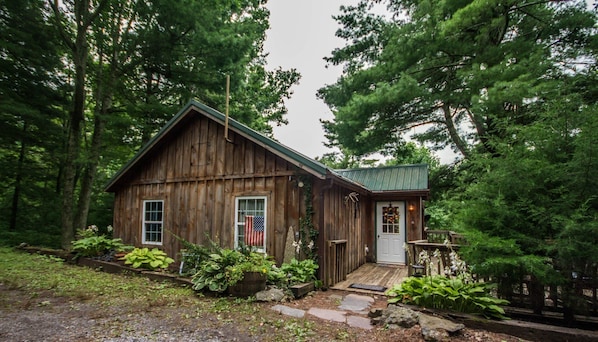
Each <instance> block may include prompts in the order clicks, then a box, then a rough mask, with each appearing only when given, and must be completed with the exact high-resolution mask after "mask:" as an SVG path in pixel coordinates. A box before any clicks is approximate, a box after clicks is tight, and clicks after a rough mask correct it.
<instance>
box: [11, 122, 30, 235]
mask: <svg viewBox="0 0 598 342" xmlns="http://www.w3.org/2000/svg"><path fill="white" fill-rule="evenodd" d="M26 134H27V122H24V123H23V139H22V140H21V148H20V149H19V160H18V161H17V174H16V176H15V188H14V192H13V194H12V206H11V210H10V220H9V225H8V230H9V231H11V232H14V231H16V230H17V217H18V215H19V197H20V195H21V181H22V180H23V164H24V163H25V150H26V147H25V139H24V137H25V135H26Z"/></svg>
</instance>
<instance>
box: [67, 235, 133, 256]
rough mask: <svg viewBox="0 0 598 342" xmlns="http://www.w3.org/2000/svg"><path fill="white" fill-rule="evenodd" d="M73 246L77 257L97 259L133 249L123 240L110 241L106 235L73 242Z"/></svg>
mask: <svg viewBox="0 0 598 342" xmlns="http://www.w3.org/2000/svg"><path fill="white" fill-rule="evenodd" d="M72 246H73V247H72V249H73V252H76V253H77V257H96V256H101V255H104V254H106V253H108V252H110V251H115V252H123V251H126V250H130V249H132V248H133V247H132V246H127V245H125V244H124V243H123V242H122V239H109V238H107V237H106V236H104V235H100V236H95V235H94V236H89V237H86V238H82V239H79V240H76V241H73V245H72Z"/></svg>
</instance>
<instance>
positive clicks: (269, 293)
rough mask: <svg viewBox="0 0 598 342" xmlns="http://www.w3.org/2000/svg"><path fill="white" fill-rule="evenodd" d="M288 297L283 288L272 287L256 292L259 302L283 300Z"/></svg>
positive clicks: (256, 298)
mask: <svg viewBox="0 0 598 342" xmlns="http://www.w3.org/2000/svg"><path fill="white" fill-rule="evenodd" d="M285 298H286V296H285V294H284V292H283V291H282V290H281V289H277V288H270V289H267V290H264V291H260V292H258V293H256V294H255V300H256V301H258V302H282V301H283V300H284V299H285Z"/></svg>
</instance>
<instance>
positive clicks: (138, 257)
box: [120, 247, 174, 271]
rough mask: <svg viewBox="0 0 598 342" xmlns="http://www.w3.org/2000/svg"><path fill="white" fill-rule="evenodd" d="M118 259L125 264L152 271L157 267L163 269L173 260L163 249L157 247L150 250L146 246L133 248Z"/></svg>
mask: <svg viewBox="0 0 598 342" xmlns="http://www.w3.org/2000/svg"><path fill="white" fill-rule="evenodd" d="M120 260H125V265H131V267H133V268H144V269H148V270H152V271H153V270H155V269H158V268H162V269H165V268H167V267H168V265H170V264H172V263H173V262H174V259H172V258H170V257H168V255H166V253H164V252H163V251H161V250H159V249H157V248H152V249H151V250H150V249H149V248H147V247H144V248H135V249H133V250H132V251H131V252H130V253H127V255H125V256H124V257H122V258H120Z"/></svg>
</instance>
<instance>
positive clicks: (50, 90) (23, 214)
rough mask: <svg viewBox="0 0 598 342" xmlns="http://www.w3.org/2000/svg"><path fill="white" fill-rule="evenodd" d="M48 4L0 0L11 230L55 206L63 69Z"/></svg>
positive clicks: (5, 183) (0, 147)
mask: <svg viewBox="0 0 598 342" xmlns="http://www.w3.org/2000/svg"><path fill="white" fill-rule="evenodd" d="M44 4H45V1H42V0H23V1H1V2H0V36H1V37H2V39H0V79H1V80H2V82H0V117H1V120H0V131H2V134H1V135H0V155H1V157H0V160H1V161H0V175H1V176H0V179H1V180H2V181H0V198H1V201H0V202H1V203H2V205H1V208H2V209H1V212H2V214H3V215H2V216H3V217H5V218H6V220H4V221H3V223H4V224H8V230H10V231H16V230H17V229H18V226H28V225H30V224H33V223H35V222H36V220H38V221H41V219H42V218H43V217H49V216H51V214H50V213H51V212H53V211H56V209H57V208H56V207H55V206H54V202H53V201H47V198H50V197H55V196H56V192H55V184H56V178H57V177H58V174H59V171H58V170H59V168H58V165H59V164H58V163H57V162H56V160H59V159H60V154H59V152H60V150H59V146H60V134H61V127H60V125H59V119H60V117H61V111H60V108H61V107H62V106H63V104H64V101H65V99H64V97H63V95H62V93H63V89H61V87H62V85H63V82H64V81H63V79H62V77H63V76H64V75H63V74H61V72H60V70H61V69H62V63H61V59H60V58H61V56H62V51H61V50H60V46H59V44H57V39H56V37H54V36H53V35H52V34H51V32H52V30H51V27H50V26H49V25H48V23H47V22H45V21H44V15H43V13H44V10H43V8H44ZM4 224H2V226H4ZM50 225H51V224H50ZM20 230H23V228H21V229H20Z"/></svg>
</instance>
